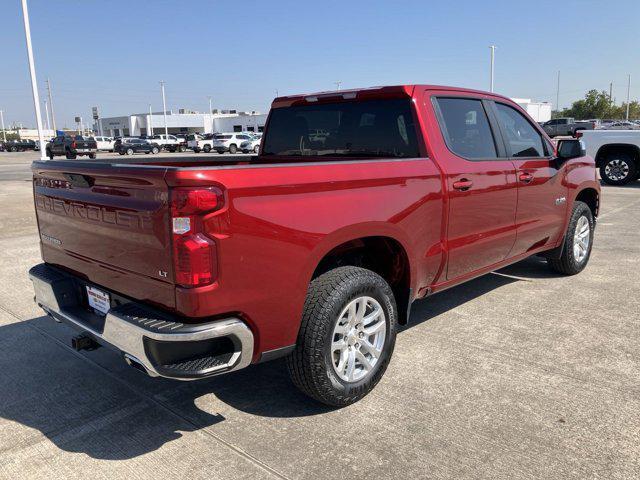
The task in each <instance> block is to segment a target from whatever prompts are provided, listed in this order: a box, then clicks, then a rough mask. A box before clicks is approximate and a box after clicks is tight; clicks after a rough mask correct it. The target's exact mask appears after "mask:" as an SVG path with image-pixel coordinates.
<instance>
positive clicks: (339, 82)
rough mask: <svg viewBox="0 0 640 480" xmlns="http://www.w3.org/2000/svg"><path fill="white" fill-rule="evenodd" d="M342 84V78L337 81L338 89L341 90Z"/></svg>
mask: <svg viewBox="0 0 640 480" xmlns="http://www.w3.org/2000/svg"><path fill="white" fill-rule="evenodd" d="M340 85H342V82H341V81H340V80H338V81H337V82H336V90H340Z"/></svg>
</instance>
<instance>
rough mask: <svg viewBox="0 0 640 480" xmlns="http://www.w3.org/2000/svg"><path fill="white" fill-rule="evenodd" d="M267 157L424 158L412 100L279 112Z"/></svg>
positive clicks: (266, 144)
mask: <svg viewBox="0 0 640 480" xmlns="http://www.w3.org/2000/svg"><path fill="white" fill-rule="evenodd" d="M263 155H284V156H303V155H304V156H307V155H313V156H332V157H336V156H345V157H348V156H353V157H358V156H363V157H372V156H373V157H404V158H411V157H419V156H420V152H419V148H418V141H417V139H416V130H415V125H414V122H413V115H412V112H411V101H410V100H408V99H399V100H367V101H362V102H343V103H329V104H317V105H314V104H310V105H303V106H295V107H286V108H276V109H273V110H272V111H271V114H270V117H269V127H268V128H267V131H266V134H265V139H264V147H263Z"/></svg>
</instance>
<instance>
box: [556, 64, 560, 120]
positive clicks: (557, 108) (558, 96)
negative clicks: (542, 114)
mask: <svg viewBox="0 0 640 480" xmlns="http://www.w3.org/2000/svg"><path fill="white" fill-rule="evenodd" d="M556 112H558V113H559V112H560V70H558V84H557V85H556Z"/></svg>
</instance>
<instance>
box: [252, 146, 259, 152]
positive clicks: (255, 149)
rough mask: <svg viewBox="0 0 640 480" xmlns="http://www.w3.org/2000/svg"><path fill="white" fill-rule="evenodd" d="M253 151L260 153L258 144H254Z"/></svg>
mask: <svg viewBox="0 0 640 480" xmlns="http://www.w3.org/2000/svg"><path fill="white" fill-rule="evenodd" d="M253 153H255V154H258V153H260V145H256V146H255V147H253Z"/></svg>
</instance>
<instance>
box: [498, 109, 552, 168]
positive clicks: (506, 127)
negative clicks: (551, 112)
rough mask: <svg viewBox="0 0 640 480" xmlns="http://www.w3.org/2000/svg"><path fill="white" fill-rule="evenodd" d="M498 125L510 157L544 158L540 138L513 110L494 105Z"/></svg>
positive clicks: (520, 115)
mask: <svg viewBox="0 0 640 480" xmlns="http://www.w3.org/2000/svg"><path fill="white" fill-rule="evenodd" d="M495 105H496V111H497V113H498V123H499V124H500V128H501V129H502V133H503V134H504V136H505V141H506V142H507V147H509V151H510V154H511V156H512V157H544V156H545V149H544V144H543V142H542V136H541V135H540V133H538V131H537V130H536V129H535V128H533V125H531V123H529V121H528V120H527V119H526V118H525V117H524V115H522V114H521V113H520V112H518V111H517V110H516V109H515V108H513V107H510V106H508V105H505V104H504V103H496V104H495Z"/></svg>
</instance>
